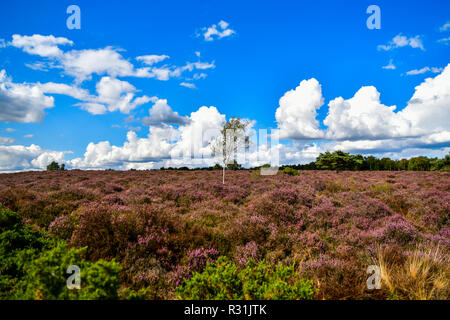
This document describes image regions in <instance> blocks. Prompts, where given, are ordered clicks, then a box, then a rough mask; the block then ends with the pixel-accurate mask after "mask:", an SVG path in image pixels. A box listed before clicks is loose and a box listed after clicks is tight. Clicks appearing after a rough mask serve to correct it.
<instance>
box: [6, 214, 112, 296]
mask: <svg viewBox="0 0 450 320" xmlns="http://www.w3.org/2000/svg"><path fill="white" fill-rule="evenodd" d="M85 252H86V248H81V249H75V248H69V247H67V245H66V243H64V242H63V241H58V240H54V239H51V238H48V237H45V235H44V234H42V233H40V232H38V231H34V230H32V229H31V228H30V227H29V226H25V225H24V224H23V223H22V221H21V219H20V217H19V215H18V214H16V213H14V212H12V211H9V210H6V209H0V299H2V300H4V299H116V298H117V290H118V288H119V285H120V283H119V272H120V266H119V264H118V263H116V262H114V261H104V260H100V261H97V262H89V261H86V260H85ZM70 265H76V266H78V267H79V268H80V271H81V274H80V275H81V289H79V290H78V289H72V290H69V289H68V288H67V278H68V277H69V276H70V274H67V273H66V272H67V268H68V267H69V266H70Z"/></svg>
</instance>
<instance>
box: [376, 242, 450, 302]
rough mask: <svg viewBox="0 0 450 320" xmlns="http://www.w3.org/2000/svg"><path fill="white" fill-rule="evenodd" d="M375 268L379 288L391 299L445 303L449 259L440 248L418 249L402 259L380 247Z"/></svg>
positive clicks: (418, 247)
mask: <svg viewBox="0 0 450 320" xmlns="http://www.w3.org/2000/svg"><path fill="white" fill-rule="evenodd" d="M377 260H378V261H377V262H378V266H379V267H380V269H381V282H382V286H385V288H386V289H387V290H388V291H389V292H390V294H391V297H392V298H394V299H409V300H435V299H438V300H448V299H449V298H450V294H449V293H450V288H449V282H450V272H449V261H448V258H446V256H445V255H444V254H443V253H442V249H441V248H440V247H439V246H435V247H425V246H423V245H420V246H417V247H416V248H415V249H414V250H413V251H410V252H408V253H406V256H405V257H404V258H403V259H399V257H393V256H392V254H389V253H387V252H386V250H385V249H381V248H379V250H378V254H377Z"/></svg>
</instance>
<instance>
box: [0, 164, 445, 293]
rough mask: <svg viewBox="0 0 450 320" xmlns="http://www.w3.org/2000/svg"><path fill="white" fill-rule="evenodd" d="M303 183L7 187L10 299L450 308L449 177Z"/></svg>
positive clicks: (328, 173)
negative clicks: (375, 285)
mask: <svg viewBox="0 0 450 320" xmlns="http://www.w3.org/2000/svg"><path fill="white" fill-rule="evenodd" d="M446 159H447V158H446ZM319 160H320V159H319ZM410 161H411V160H410ZM446 161H447V160H446ZM318 162H322V163H324V162H323V161H318ZM408 166H409V163H408ZM297 169H298V168H290V169H287V170H286V171H287V172H286V174H284V173H282V172H281V171H280V172H279V173H278V174H277V175H274V176H261V175H260V174H259V171H258V170H236V171H229V172H228V173H227V179H226V183H225V184H222V172H221V171H218V170H211V171H208V170H195V171H194V170H190V171H183V170H171V171H162V170H150V171H114V170H106V171H80V170H51V171H46V172H22V173H14V174H1V175H0V204H1V205H2V206H3V208H2V209H1V210H0V260H1V261H0V298H1V299H196V298H201V299H216V298H226V299H228V298H233V299H234V298H236V299H312V298H314V299H449V298H450V294H449V279H450V275H449V268H448V265H449V257H450V255H449V248H450V221H449V211H450V195H449V191H450V173H448V172H442V171H437V170H436V171H433V172H424V171H340V170H342V167H339V168H338V167H331V168H329V169H332V170H318V171H309V170H297ZM336 170H338V171H340V172H336ZM69 265H77V266H79V267H80V270H81V289H79V290H78V289H72V290H69V289H67V287H66V279H67V277H68V276H69V275H68V274H66V270H67V268H68V266H69ZM370 265H376V266H379V267H380V270H381V289H373V290H370V289H369V288H368V287H367V285H366V280H367V278H368V277H369V275H368V274H367V273H366V272H367V268H368V266H370Z"/></svg>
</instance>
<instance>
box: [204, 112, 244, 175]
mask: <svg viewBox="0 0 450 320" xmlns="http://www.w3.org/2000/svg"><path fill="white" fill-rule="evenodd" d="M248 125H249V122H248V121H244V120H241V119H239V118H231V119H230V120H228V121H227V122H226V123H225V124H224V126H223V127H222V130H221V131H220V136H219V137H218V138H217V139H216V140H214V141H213V142H212V143H211V150H212V152H213V154H214V156H217V157H219V159H220V162H221V163H220V165H221V166H222V183H223V184H225V169H226V168H227V167H229V165H230V164H231V167H233V168H234V167H236V166H237V162H236V157H237V153H238V151H239V150H240V149H241V148H245V149H247V148H248V147H249V144H250V137H249V136H247V135H246V133H245V129H246V128H247V127H248Z"/></svg>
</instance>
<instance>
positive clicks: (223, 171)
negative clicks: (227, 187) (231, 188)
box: [222, 166, 225, 184]
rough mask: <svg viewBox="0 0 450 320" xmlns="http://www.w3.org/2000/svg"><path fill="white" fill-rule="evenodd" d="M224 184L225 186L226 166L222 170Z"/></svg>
mask: <svg viewBox="0 0 450 320" xmlns="http://www.w3.org/2000/svg"><path fill="white" fill-rule="evenodd" d="M222 184H225V166H224V167H223V169H222Z"/></svg>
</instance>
